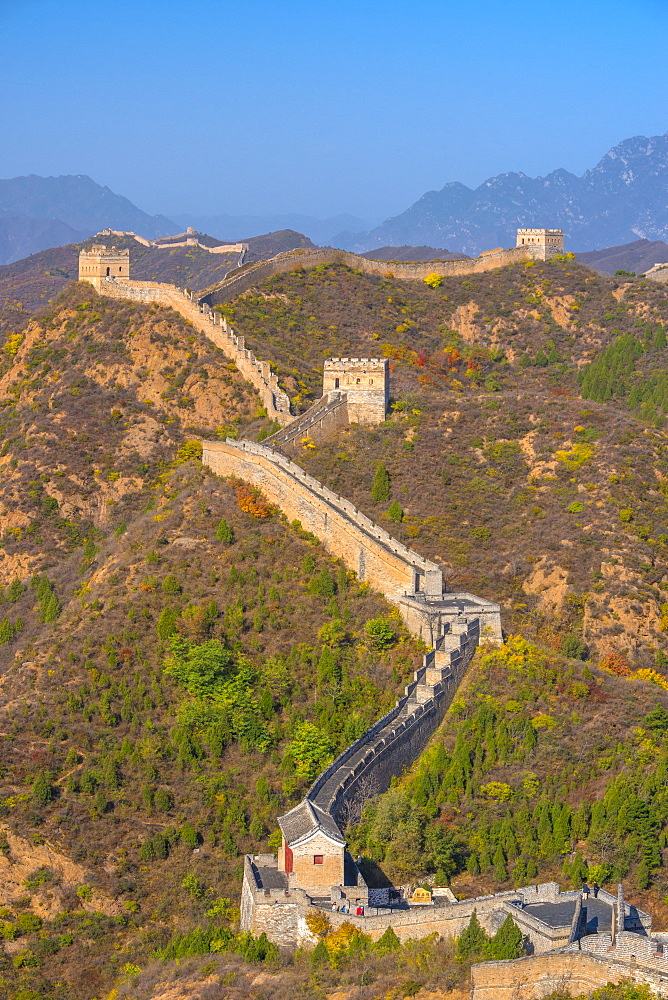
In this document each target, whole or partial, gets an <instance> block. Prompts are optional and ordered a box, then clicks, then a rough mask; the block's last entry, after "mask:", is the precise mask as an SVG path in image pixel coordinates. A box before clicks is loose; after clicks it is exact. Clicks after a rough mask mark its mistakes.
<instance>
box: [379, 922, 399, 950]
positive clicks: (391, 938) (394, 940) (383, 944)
mask: <svg viewBox="0 0 668 1000" xmlns="http://www.w3.org/2000/svg"><path fill="white" fill-rule="evenodd" d="M400 948H401V941H400V940H399V938H398V937H397V935H396V934H395V933H394V931H393V929H392V927H388V928H387V930H386V931H385V932H384V933H383V934H382V936H381V937H379V938H378V940H377V941H376V943H375V945H374V951H399V950H400Z"/></svg>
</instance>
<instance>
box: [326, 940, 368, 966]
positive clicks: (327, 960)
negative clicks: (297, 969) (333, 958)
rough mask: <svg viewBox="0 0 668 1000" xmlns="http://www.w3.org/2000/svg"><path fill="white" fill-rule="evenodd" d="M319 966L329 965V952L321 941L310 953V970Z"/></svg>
mask: <svg viewBox="0 0 668 1000" xmlns="http://www.w3.org/2000/svg"><path fill="white" fill-rule="evenodd" d="M379 943H380V942H379ZM319 965H329V952H328V951H327V945H326V944H325V942H324V941H323V940H320V941H318V943H317V945H316V946H315V948H314V949H313V951H312V952H311V968H312V969H317V968H318V966H319Z"/></svg>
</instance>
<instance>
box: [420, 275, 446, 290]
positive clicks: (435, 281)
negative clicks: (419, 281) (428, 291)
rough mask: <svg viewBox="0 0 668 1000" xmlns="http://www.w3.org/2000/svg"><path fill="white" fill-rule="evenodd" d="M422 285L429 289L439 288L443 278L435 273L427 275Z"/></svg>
mask: <svg viewBox="0 0 668 1000" xmlns="http://www.w3.org/2000/svg"><path fill="white" fill-rule="evenodd" d="M424 283H425V285H429V287H430V288H440V287H441V285H442V284H443V276H442V275H440V274H436V273H435V272H434V273H432V274H428V275H427V277H426V278H425V279H424Z"/></svg>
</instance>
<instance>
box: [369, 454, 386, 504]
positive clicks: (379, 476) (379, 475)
mask: <svg viewBox="0 0 668 1000" xmlns="http://www.w3.org/2000/svg"><path fill="white" fill-rule="evenodd" d="M371 499H372V500H375V502H376V503H380V502H381V501H383V500H389V499H390V474H389V472H388V471H387V469H386V468H385V466H384V465H383V463H382V462H379V463H378V465H377V466H376V474H375V476H374V477H373V486H372V487H371Z"/></svg>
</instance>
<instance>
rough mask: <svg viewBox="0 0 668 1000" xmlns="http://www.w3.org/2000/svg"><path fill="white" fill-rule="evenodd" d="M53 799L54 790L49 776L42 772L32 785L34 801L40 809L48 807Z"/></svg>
mask: <svg viewBox="0 0 668 1000" xmlns="http://www.w3.org/2000/svg"><path fill="white" fill-rule="evenodd" d="M52 799H53V788H52V787H51V782H50V781H49V779H48V777H47V775H46V774H45V773H44V772H43V771H42V772H41V773H40V774H38V775H37V777H36V778H35V780H34V781H33V783H32V800H33V802H34V803H35V805H36V806H37V808H38V809H41V808H43V806H46V805H48V803H49V802H51V800H52Z"/></svg>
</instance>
